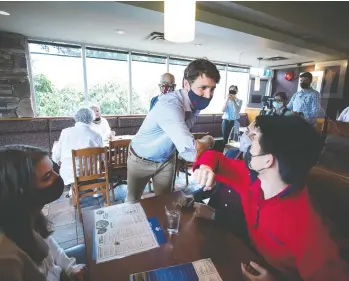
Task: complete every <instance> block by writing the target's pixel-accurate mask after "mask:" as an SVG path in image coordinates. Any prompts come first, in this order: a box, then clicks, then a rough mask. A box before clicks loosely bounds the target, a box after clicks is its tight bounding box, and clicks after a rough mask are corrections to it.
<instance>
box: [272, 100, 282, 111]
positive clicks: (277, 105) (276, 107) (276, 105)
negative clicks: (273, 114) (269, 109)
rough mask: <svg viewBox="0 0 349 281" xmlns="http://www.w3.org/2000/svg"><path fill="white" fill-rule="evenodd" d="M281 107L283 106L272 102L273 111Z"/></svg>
mask: <svg viewBox="0 0 349 281" xmlns="http://www.w3.org/2000/svg"><path fill="white" fill-rule="evenodd" d="M282 106H283V104H282V103H279V102H276V101H273V107H274V108H275V109H280V108H282Z"/></svg>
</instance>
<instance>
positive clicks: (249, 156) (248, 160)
mask: <svg viewBox="0 0 349 281" xmlns="http://www.w3.org/2000/svg"><path fill="white" fill-rule="evenodd" d="M250 150H251V146H250V147H249V148H248V149H247V151H246V153H245V157H244V158H245V163H246V166H247V168H248V169H249V170H250V171H253V172H256V173H257V174H259V172H260V171H262V170H266V169H268V168H262V169H259V170H254V169H253V168H252V166H251V161H252V158H253V157H258V156H264V155H267V154H269V153H262V154H258V155H252V154H251V152H250Z"/></svg>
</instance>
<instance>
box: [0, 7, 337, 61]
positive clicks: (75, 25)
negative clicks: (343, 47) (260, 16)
mask: <svg viewBox="0 0 349 281" xmlns="http://www.w3.org/2000/svg"><path fill="white" fill-rule="evenodd" d="M0 10H3V11H6V12H9V13H10V14H11V15H10V16H1V15H0V30H3V31H9V32H15V33H20V34H24V35H26V36H28V37H31V38H33V39H43V40H52V41H59V42H71V43H85V44H89V45H92V46H105V47H115V48H122V49H130V50H139V51H146V52H149V53H159V54H169V55H177V56H184V57H207V58H209V59H210V60H213V61H217V62H229V63H234V64H240V65H247V66H258V62H257V58H258V57H264V58H265V57H273V56H284V57H287V58H289V59H288V60H285V61H281V62H274V63H269V62H268V63H261V66H262V65H263V66H276V65H280V64H292V63H298V62H306V61H326V60H330V59H333V57H331V56H330V55H326V54H322V53H318V52H314V51H311V50H306V49H304V48H299V47H295V46H292V45H288V44H284V43H280V42H276V41H273V40H268V39H264V38H261V37H257V36H252V35H249V34H246V33H242V32H238V31H235V30H232V29H228V28H222V27H218V26H214V25H210V24H207V23H203V22H197V23H196V39H195V42H191V43H186V44H174V43H170V42H167V41H164V42H159V41H155V42H154V41H146V40H145V39H144V38H145V37H146V36H147V35H148V34H150V33H151V32H153V31H158V32H163V31H164V30H163V13H161V12H157V11H152V10H148V9H144V8H140V7H136V6H131V5H127V4H123V3H117V2H29V1H25V2H4V1H1V2H0ZM177 20H180V15H178V19H174V21H177ZM116 29H121V30H125V31H126V32H127V33H126V34H125V35H118V34H117V33H116V32H115V30H116ZM195 44H202V46H200V47H196V46H195Z"/></svg>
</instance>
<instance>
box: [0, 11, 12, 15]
mask: <svg viewBox="0 0 349 281" xmlns="http://www.w3.org/2000/svg"><path fill="white" fill-rule="evenodd" d="M0 15H2V16H9V15H10V13H8V12H5V11H0Z"/></svg>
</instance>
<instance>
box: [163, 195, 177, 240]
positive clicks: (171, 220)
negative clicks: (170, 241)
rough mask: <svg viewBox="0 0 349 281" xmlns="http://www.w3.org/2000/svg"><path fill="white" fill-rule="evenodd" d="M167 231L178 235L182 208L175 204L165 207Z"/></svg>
mask: <svg viewBox="0 0 349 281" xmlns="http://www.w3.org/2000/svg"><path fill="white" fill-rule="evenodd" d="M165 214H166V223H167V231H168V233H169V234H176V233H178V229H179V221H180V219H181V206H180V205H178V204H177V203H175V202H172V203H171V204H168V205H166V206H165Z"/></svg>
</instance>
